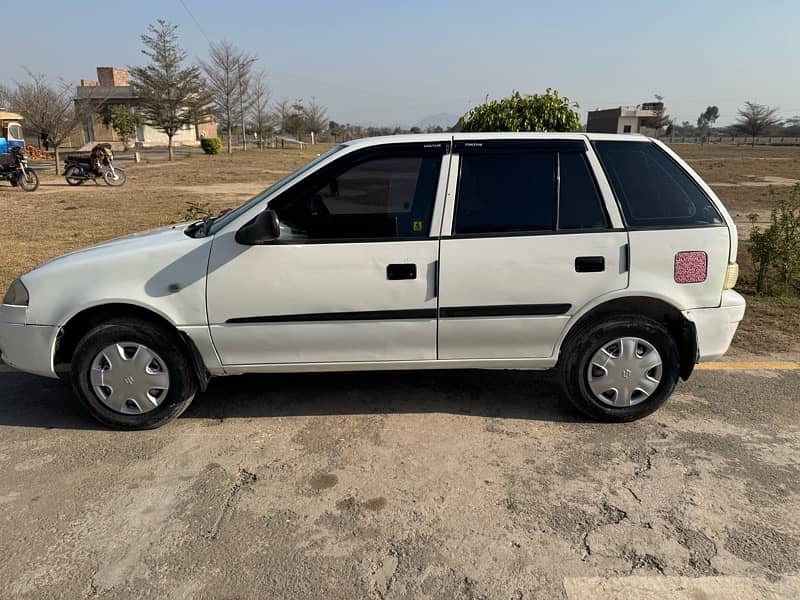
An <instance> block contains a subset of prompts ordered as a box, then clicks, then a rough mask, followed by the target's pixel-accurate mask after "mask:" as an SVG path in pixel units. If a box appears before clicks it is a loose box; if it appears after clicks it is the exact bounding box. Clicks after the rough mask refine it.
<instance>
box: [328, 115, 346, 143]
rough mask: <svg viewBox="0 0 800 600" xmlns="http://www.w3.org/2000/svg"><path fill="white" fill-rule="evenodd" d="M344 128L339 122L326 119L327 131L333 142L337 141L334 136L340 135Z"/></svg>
mask: <svg viewBox="0 0 800 600" xmlns="http://www.w3.org/2000/svg"><path fill="white" fill-rule="evenodd" d="M344 129H345V127H344V125H342V124H341V123H337V122H336V121H333V120H331V121H328V133H329V134H330V136H331V137H332V138H333V141H334V142H336V141H338V140H337V139H336V138H338V137H339V136H340V135H342V133H343V132H344Z"/></svg>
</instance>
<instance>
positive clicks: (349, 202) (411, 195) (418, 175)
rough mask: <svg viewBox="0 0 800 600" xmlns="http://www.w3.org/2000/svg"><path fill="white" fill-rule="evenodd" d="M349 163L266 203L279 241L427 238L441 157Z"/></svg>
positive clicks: (382, 159)
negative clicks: (275, 222) (278, 229)
mask: <svg viewBox="0 0 800 600" xmlns="http://www.w3.org/2000/svg"><path fill="white" fill-rule="evenodd" d="M345 160H347V159H345ZM356 160H357V159H356ZM347 162H348V164H347V165H346V166H344V167H342V166H339V167H338V168H337V166H336V163H334V165H333V166H332V168H329V169H326V170H325V172H324V173H322V174H319V175H316V176H312V177H311V178H310V180H309V181H307V182H302V183H300V184H299V185H298V186H297V187H296V188H294V189H292V190H290V191H289V192H287V194H285V195H284V196H281V197H279V198H276V199H275V200H273V201H272V202H271V203H270V208H272V209H273V210H274V211H275V212H276V213H277V215H278V219H279V221H280V222H281V226H282V227H281V229H282V232H281V239H286V240H287V241H288V240H297V241H302V240H332V241H335V240H340V239H395V238H415V237H420V238H425V237H428V234H429V232H430V226H431V223H430V220H431V215H432V213H433V204H434V200H435V196H436V186H437V182H438V177H439V168H440V165H441V156H394V157H380V158H374V159H369V160H363V161H360V162H355V163H354V162H352V161H347Z"/></svg>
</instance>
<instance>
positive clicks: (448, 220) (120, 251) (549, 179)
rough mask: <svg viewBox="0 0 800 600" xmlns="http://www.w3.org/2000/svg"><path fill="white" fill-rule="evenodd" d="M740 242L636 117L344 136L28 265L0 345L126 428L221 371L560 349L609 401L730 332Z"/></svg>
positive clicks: (359, 366) (568, 375)
mask: <svg viewBox="0 0 800 600" xmlns="http://www.w3.org/2000/svg"><path fill="white" fill-rule="evenodd" d="M736 253H737V235H736V228H735V225H734V223H733V221H732V220H731V217H730V216H729V214H728V212H727V211H726V210H725V208H724V207H723V205H722V204H721V203H720V201H719V199H718V198H717V197H716V196H715V194H714V192H713V191H711V189H710V188H709V187H708V186H707V185H706V184H705V183H704V182H703V181H702V180H701V179H700V177H698V176H697V174H696V173H694V171H692V169H691V168H689V167H688V166H687V165H686V164H685V163H684V162H683V161H682V160H681V159H680V158H679V157H678V156H676V155H675V153H673V152H672V151H671V150H670V149H669V148H667V147H666V146H664V145H663V144H661V143H660V142H658V141H654V140H651V139H648V138H645V137H639V136H616V135H593V134H505V133H496V134H455V135H452V134H437V135H415V136H395V137H384V138H372V139H363V140H356V141H353V142H350V143H346V144H342V145H339V146H336V147H335V148H333V149H332V150H330V151H329V152H326V153H325V154H323V155H321V156H319V157H317V158H316V159H314V160H313V161H311V162H310V163H308V164H307V165H305V166H304V167H302V168H301V169H299V170H298V171H296V172H295V173H293V174H291V175H289V176H288V177H286V178H285V179H283V180H281V181H279V182H278V183H276V184H275V185H273V186H271V187H270V188H269V189H267V190H265V191H264V192H263V193H261V194H259V195H258V196H256V197H255V198H253V199H252V200H250V201H249V202H247V203H246V204H244V205H243V206H241V207H239V208H237V209H236V210H233V211H230V212H227V213H226V214H222V215H220V216H218V217H216V218H213V219H206V220H204V221H202V222H197V223H191V224H185V225H177V226H173V227H168V228H165V229H160V230H156V231H152V232H148V233H144V234H138V235H133V236H129V237H124V238H120V239H116V240H112V241H109V242H106V243H103V244H99V245H97V246H94V247H91V248H88V249H86V250H81V251H78V252H73V253H72V254H68V255H66V256H63V257H60V258H57V259H55V260H51V261H50V262H48V263H46V264H44V265H42V266H40V267H39V268H37V269H35V270H33V271H30V272H29V273H26V274H24V275H23V276H22V277H21V278H20V279H18V280H16V281H15V282H14V283H13V284H12V285H11V287H10V289H9V290H8V293H7V294H6V296H5V299H4V300H3V305H2V307H1V308H0V349H1V350H2V358H3V360H4V361H5V362H7V363H8V364H10V365H12V366H14V367H17V368H19V369H21V370H23V371H29V372H31V373H36V374H40V375H44V376H48V377H55V376H56V366H57V365H59V364H66V363H69V364H71V372H72V383H73V387H74V390H75V394H76V395H77V396H78V398H79V399H80V401H81V403H82V404H83V405H84V406H85V407H86V408H87V409H88V411H89V412H90V413H91V414H92V415H93V416H94V417H96V418H97V419H98V420H100V421H101V422H103V423H105V424H106V425H110V426H113V427H120V428H126V429H143V428H152V427H157V426H159V425H162V424H163V423H165V422H167V421H169V420H170V419H173V418H175V417H177V416H178V415H179V414H181V412H182V411H183V410H185V409H186V407H187V406H188V405H189V403H190V402H191V401H192V398H193V397H194V395H195V393H196V392H197V391H198V390H203V389H205V388H206V385H207V384H208V381H209V379H210V378H211V377H212V376H216V375H231V374H240V373H248V372H259V373H265V372H287V371H356V370H386V369H445V368H446V369H464V368H479V369H550V368H553V367H558V368H559V369H560V372H561V377H562V379H563V384H564V389H565V392H566V395H567V397H568V398H569V399H570V400H571V401H572V403H573V404H574V405H575V406H576V407H577V408H578V409H579V410H581V411H582V412H583V413H585V414H586V415H589V416H591V417H594V418H598V419H604V420H612V421H627V420H631V419H635V418H638V417H641V416H643V415H646V414H649V413H651V412H652V411H654V410H655V409H656V408H658V407H659V406H660V405H661V404H663V403H664V401H665V400H666V399H667V398H668V397H669V395H670V394H671V393H672V391H673V389H674V387H675V385H676V382H677V380H678V378H679V377H682V378H684V379H686V378H687V377H688V376H689V375H690V374H691V372H692V369H693V367H694V365H695V363H697V362H698V361H703V360H710V359H715V358H718V357H719V356H721V355H722V354H723V353H724V352H726V350H727V349H728V346H729V344H730V342H731V338H732V337H733V335H734V332H735V331H736V327H737V325H738V323H739V321H740V320H741V319H742V317H743V315H744V309H745V302H744V300H743V299H742V297H741V296H740V295H739V294H737V293H736V292H734V291H733V290H732V289H731V288H732V287H733V285H734V284H735V282H736V278H737V273H738V268H737V265H736ZM532 396H533V394H532ZM531 401H535V398H533V397H532V398H531Z"/></svg>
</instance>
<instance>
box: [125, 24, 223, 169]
mask: <svg viewBox="0 0 800 600" xmlns="http://www.w3.org/2000/svg"><path fill="white" fill-rule="evenodd" d="M177 28H178V26H177V25H171V24H170V23H167V22H166V21H164V20H162V19H159V20H158V21H157V22H156V24H155V25H150V26H149V27H148V29H147V30H148V32H149V33H145V34H144V35H142V36H141V37H142V42H143V43H144V46H145V48H144V49H143V50H142V54H144V55H145V56H147V57H148V58H149V59H150V64H148V65H146V66H143V67H131V68H130V78H131V87H133V92H134V94H135V95H136V96H138V97H139V99H140V102H141V104H140V106H141V113H142V117H143V119H144V121H145V122H146V123H147V124H148V125H151V126H152V127H155V128H156V129H159V130H161V131H163V132H164V133H165V134H166V136H167V139H168V144H167V147H168V149H169V159H170V160H172V158H173V153H172V138H174V137H175V134H176V133H178V131H180V130H181V129H182V128H184V127H188V126H191V125H195V124H196V123H197V122H198V121H199V120H200V119H201V118H202V117H204V116H206V115H207V114H208V113H209V108H208V107H209V104H210V102H211V98H210V96H209V94H208V92H207V91H206V86H205V82H204V81H203V78H202V76H201V73H200V69H199V68H198V67H196V66H190V67H184V66H183V64H184V61H185V60H186V52H185V51H184V50H183V49H182V48H181V47H180V46H179V45H178V34H177V33H176V30H177Z"/></svg>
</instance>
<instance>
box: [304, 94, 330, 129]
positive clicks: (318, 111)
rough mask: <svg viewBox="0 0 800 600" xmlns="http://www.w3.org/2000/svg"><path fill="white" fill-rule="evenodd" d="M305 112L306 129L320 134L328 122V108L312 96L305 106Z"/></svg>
mask: <svg viewBox="0 0 800 600" xmlns="http://www.w3.org/2000/svg"><path fill="white" fill-rule="evenodd" d="M304 114H305V121H306V122H305V127H306V131H313V132H315V133H316V134H317V135H319V134H321V133H322V132H323V131H324V130H325V125H326V124H327V122H328V109H327V108H326V107H325V106H323V105H322V104H320V103H319V102H318V101H317V99H316V98H315V97H314V96H311V101H310V102H309V103H308V105H307V106H305V110H304Z"/></svg>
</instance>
